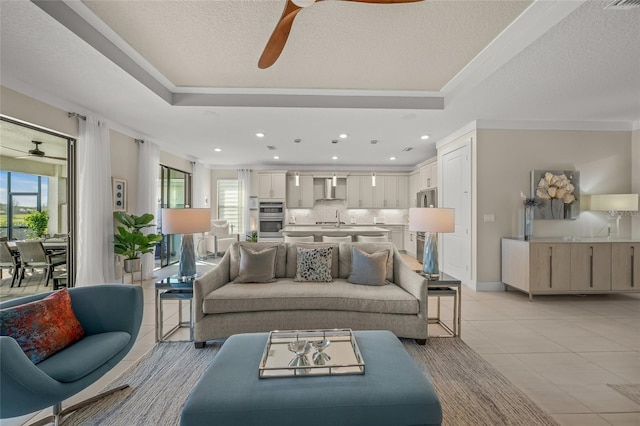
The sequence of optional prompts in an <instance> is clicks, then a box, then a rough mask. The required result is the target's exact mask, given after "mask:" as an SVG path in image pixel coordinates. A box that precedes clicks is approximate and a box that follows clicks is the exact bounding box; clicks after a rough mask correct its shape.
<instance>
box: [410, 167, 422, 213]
mask: <svg viewBox="0 0 640 426" xmlns="http://www.w3.org/2000/svg"><path fill="white" fill-rule="evenodd" d="M419 191H420V172H415V173H411V174H410V175H409V207H417V205H416V196H417V194H418V192H419Z"/></svg>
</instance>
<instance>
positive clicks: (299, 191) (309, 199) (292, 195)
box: [287, 175, 315, 209]
mask: <svg viewBox="0 0 640 426" xmlns="http://www.w3.org/2000/svg"><path fill="white" fill-rule="evenodd" d="M298 178H299V182H300V185H299V186H296V177H295V176H292V175H289V176H287V208H290V209H295V208H312V207H313V203H314V201H315V200H314V196H313V176H299V177H298Z"/></svg>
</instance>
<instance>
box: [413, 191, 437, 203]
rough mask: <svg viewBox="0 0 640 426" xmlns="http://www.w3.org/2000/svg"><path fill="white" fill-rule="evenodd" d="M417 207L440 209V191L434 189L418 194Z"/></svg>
mask: <svg viewBox="0 0 640 426" xmlns="http://www.w3.org/2000/svg"><path fill="white" fill-rule="evenodd" d="M416 207H438V190H437V189H436V188H433V189H425V190H424V191H420V192H418V199H417V200H416Z"/></svg>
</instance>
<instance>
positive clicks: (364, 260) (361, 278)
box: [347, 246, 389, 285]
mask: <svg viewBox="0 0 640 426" xmlns="http://www.w3.org/2000/svg"><path fill="white" fill-rule="evenodd" d="M351 250H352V252H351V274H349V277H348V278H347V281H349V282H350V283H353V284H365V285H385V284H387V280H386V276H387V258H388V257H389V250H380V251H377V252H375V253H371V254H369V253H365V252H364V251H362V250H360V249H358V248H357V247H355V246H353V247H352V248H351Z"/></svg>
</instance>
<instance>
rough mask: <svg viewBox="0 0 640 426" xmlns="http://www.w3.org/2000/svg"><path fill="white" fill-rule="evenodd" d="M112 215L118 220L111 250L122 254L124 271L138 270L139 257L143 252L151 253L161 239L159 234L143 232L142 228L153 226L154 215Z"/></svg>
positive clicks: (120, 213) (119, 213)
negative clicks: (118, 224) (118, 223)
mask: <svg viewBox="0 0 640 426" xmlns="http://www.w3.org/2000/svg"><path fill="white" fill-rule="evenodd" d="M113 217H114V219H115V220H117V221H118V222H120V224H121V225H120V226H118V228H117V229H118V232H117V233H116V234H115V235H114V247H113V251H114V252H115V253H116V254H119V255H121V256H124V258H125V260H124V271H125V272H127V273H129V272H133V271H139V270H140V258H141V257H142V255H143V254H145V253H152V252H153V249H154V247H155V246H156V244H158V243H159V242H160V241H162V235H161V234H146V235H145V234H143V233H142V229H144V228H149V227H151V226H154V224H153V223H151V221H152V220H153V219H154V216H153V215H152V214H151V213H145V214H143V215H142V216H136V215H133V214H127V213H124V212H114V213H113Z"/></svg>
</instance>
